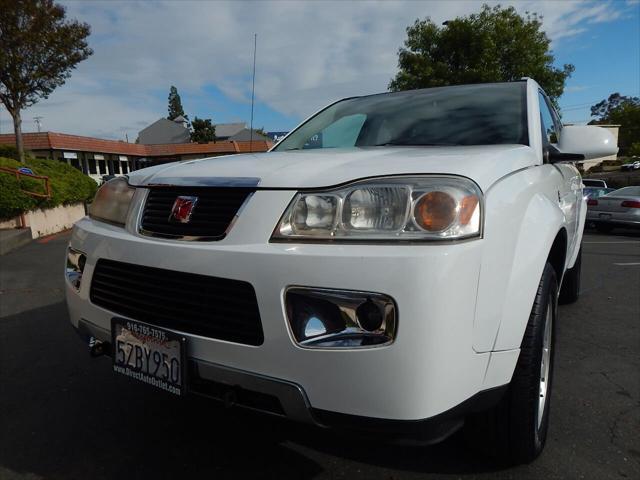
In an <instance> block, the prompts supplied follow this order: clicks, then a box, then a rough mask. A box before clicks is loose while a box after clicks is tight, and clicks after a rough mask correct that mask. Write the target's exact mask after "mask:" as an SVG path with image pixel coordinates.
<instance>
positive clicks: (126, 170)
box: [120, 162, 129, 173]
mask: <svg viewBox="0 0 640 480" xmlns="http://www.w3.org/2000/svg"><path fill="white" fill-rule="evenodd" d="M120 168H121V169H122V173H129V163H128V162H120Z"/></svg>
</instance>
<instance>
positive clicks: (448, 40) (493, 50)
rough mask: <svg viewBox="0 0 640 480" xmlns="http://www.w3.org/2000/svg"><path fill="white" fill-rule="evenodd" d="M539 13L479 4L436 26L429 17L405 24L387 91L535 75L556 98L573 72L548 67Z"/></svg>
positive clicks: (546, 43)
mask: <svg viewBox="0 0 640 480" xmlns="http://www.w3.org/2000/svg"><path fill="white" fill-rule="evenodd" d="M541 27H542V17H541V16H538V15H537V14H535V13H529V12H527V13H526V14H525V16H524V17H523V16H520V15H518V13H517V12H516V10H515V9H514V8H513V7H508V8H502V7H501V6H500V5H498V6H496V7H494V8H490V7H489V6H487V5H483V6H482V9H481V10H480V12H479V13H474V14H471V15H469V16H467V17H457V18H456V19H455V20H450V21H448V22H445V24H444V25H443V26H438V25H436V24H435V23H434V22H433V21H432V20H431V19H430V18H428V17H427V18H426V19H425V20H419V19H418V20H416V21H415V23H414V24H413V25H411V26H409V27H407V39H406V40H405V42H404V48H400V50H399V52H398V67H399V71H398V73H397V74H396V76H395V78H393V79H392V80H391V82H390V83H389V89H390V90H392V91H399V90H409V89H414V88H426V87H439V86H445V85H456V84H465V83H484V82H507V81H513V80H518V79H520V78H522V77H531V78H533V79H535V80H536V81H537V82H538V83H539V84H540V85H541V86H542V88H544V90H545V91H546V92H547V94H548V95H549V97H551V99H552V100H553V101H554V102H556V101H557V99H558V98H559V97H560V96H561V95H562V92H563V90H564V84H565V81H566V79H567V78H568V77H569V76H571V73H572V72H573V70H574V67H573V65H570V64H565V65H564V66H563V68H562V69H559V68H556V67H554V66H553V61H554V57H553V55H552V54H551V50H550V49H549V47H550V43H551V42H550V40H549V38H547V35H546V33H545V32H544V31H542V30H541Z"/></svg>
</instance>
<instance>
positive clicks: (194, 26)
mask: <svg viewBox="0 0 640 480" xmlns="http://www.w3.org/2000/svg"><path fill="white" fill-rule="evenodd" d="M488 3H490V4H494V3H498V2H493V1H489V2H488ZM501 3H502V4H503V5H505V4H507V3H509V2H504V1H503V2H501ZM514 5H515V7H516V8H517V10H518V11H519V12H521V13H524V12H525V11H535V12H538V13H540V14H542V15H543V16H544V20H543V23H544V28H545V29H546V31H547V32H548V34H549V36H550V37H551V38H552V39H553V41H554V42H558V40H560V39H563V38H566V37H569V36H574V35H578V34H580V33H582V32H583V31H584V30H585V29H587V28H588V26H587V25H588V24H589V23H592V22H603V21H610V20H613V19H615V18H617V17H618V16H619V15H620V13H619V11H618V9H617V5H616V3H615V2H600V1H587V2H577V1H568V0H567V1H562V2H558V1H521V2H516V3H514ZM479 6H480V4H479V3H478V2H468V1H447V2H435V1H431V2H416V1H410V0H408V1H389V2H364V1H363V2H334V1H322V2H302V1H291V2H284V1H282V2H262V1H257V2H171V3H168V2H167V3H156V2H141V3H137V2H135V3H134V2H113V1H111V2H98V1H93V2H69V3H67V8H68V14H69V16H70V17H76V18H79V19H80V20H83V21H86V22H88V23H89V24H90V25H91V26H92V29H93V33H92V36H91V39H90V43H91V45H92V47H93V48H94V50H95V53H94V55H93V56H92V57H91V58H90V59H89V60H87V61H85V62H83V63H82V64H81V65H80V66H79V67H78V69H77V70H76V71H75V72H74V73H73V75H72V77H71V78H70V80H69V81H68V84H67V85H65V86H64V87H61V88H60V89H59V90H58V91H56V92H54V93H53V94H52V95H51V97H50V99H48V100H46V101H42V102H41V103H40V104H38V105H36V106H34V107H33V108H31V109H29V110H28V111H26V112H24V115H23V116H24V119H25V127H26V130H29V129H31V130H33V128H32V124H31V123H30V121H31V117H33V116H35V115H42V116H44V117H45V118H44V120H43V127H44V128H45V129H49V130H54V131H61V132H68V133H78V134H87V135H99V136H104V137H112V138H113V137H115V138H122V136H123V131H128V133H129V137H130V138H131V137H132V136H135V133H136V132H137V130H139V129H140V127H139V125H140V124H141V123H148V122H151V121H153V120H155V119H157V118H158V117H160V116H162V115H164V114H165V111H166V95H167V92H168V87H169V86H170V85H172V84H174V85H177V86H178V87H179V90H180V92H181V94H182V97H183V103H184V105H185V110H187V111H192V110H193V109H192V108H190V106H191V107H193V106H195V102H200V101H210V99H206V98H205V95H204V92H203V88H205V87H206V86H210V85H213V86H216V87H217V88H218V89H220V90H221V91H222V92H223V93H224V94H225V95H226V96H228V97H229V98H230V99H232V100H235V101H240V102H247V101H248V100H249V98H250V87H251V75H250V74H251V61H252V49H253V33H254V32H256V33H257V34H258V61H257V78H258V81H257V85H256V97H257V100H258V101H259V102H262V103H263V104H266V105H268V106H269V107H270V108H272V109H274V110H276V111H278V112H281V113H283V114H286V115H291V116H295V117H299V118H301V117H304V116H306V115H308V114H309V113H311V112H312V111H314V110H315V109H317V108H319V107H321V106H322V105H324V104H326V103H328V102H329V101H331V100H333V99H336V98H340V97H344V96H349V95H359V94H366V93H373V92H379V91H384V90H385V89H386V87H387V84H388V82H389V80H390V79H391V78H392V77H393V75H394V74H395V72H396V64H397V51H398V48H399V47H400V46H401V45H402V43H403V41H404V38H405V28H406V27H407V26H408V25H410V24H411V23H413V21H414V20H415V19H416V18H424V17H426V16H431V18H432V19H433V20H434V21H435V22H438V23H439V22H442V21H444V20H447V19H450V18H454V17H456V16H458V15H465V14H468V13H471V12H473V11H477V10H478V8H479ZM554 44H556V43H554ZM213 113H214V114H215V112H213ZM0 116H1V117H2V118H1V119H0V121H1V122H2V124H1V125H2V131H3V132H6V131H8V129H9V122H8V120H7V118H8V117H7V114H6V112H3V114H0ZM265 126H266V127H267V128H270V127H271V126H270V125H265ZM123 129H124V130H123Z"/></svg>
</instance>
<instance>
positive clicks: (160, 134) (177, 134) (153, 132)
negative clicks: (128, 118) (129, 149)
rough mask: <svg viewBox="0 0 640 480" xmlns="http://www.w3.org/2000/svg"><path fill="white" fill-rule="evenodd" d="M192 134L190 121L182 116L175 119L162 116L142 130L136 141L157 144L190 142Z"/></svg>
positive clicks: (144, 143)
mask: <svg viewBox="0 0 640 480" xmlns="http://www.w3.org/2000/svg"><path fill="white" fill-rule="evenodd" d="M190 141H191V134H190V133H189V128H188V122H187V120H186V119H185V118H184V117H183V116H182V115H180V116H178V117H176V118H175V119H173V120H169V119H166V118H160V119H159V120H156V121H155V122H153V123H152V124H151V125H149V126H148V127H146V128H144V129H143V130H140V132H139V133H138V139H137V140H136V143H142V144H143V145H157V144H167V143H189V142H190Z"/></svg>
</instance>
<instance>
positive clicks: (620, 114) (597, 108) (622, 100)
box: [589, 92, 640, 155]
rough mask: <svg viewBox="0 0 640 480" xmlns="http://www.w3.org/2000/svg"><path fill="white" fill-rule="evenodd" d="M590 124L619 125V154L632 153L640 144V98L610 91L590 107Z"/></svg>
mask: <svg viewBox="0 0 640 480" xmlns="http://www.w3.org/2000/svg"><path fill="white" fill-rule="evenodd" d="M591 116H592V117H596V118H595V120H592V121H591V122H589V123H590V124H592V125H598V124H599V125H606V124H613V125H620V130H619V131H618V148H619V149H620V153H619V154H620V155H633V154H634V152H635V151H636V148H637V147H634V145H635V144H640V98H638V97H627V96H624V95H620V93H618V92H616V93H612V94H611V95H609V98H608V99H606V100H602V101H601V102H598V103H596V104H595V105H594V106H592V107H591Z"/></svg>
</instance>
